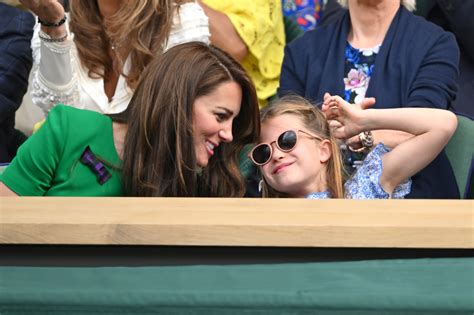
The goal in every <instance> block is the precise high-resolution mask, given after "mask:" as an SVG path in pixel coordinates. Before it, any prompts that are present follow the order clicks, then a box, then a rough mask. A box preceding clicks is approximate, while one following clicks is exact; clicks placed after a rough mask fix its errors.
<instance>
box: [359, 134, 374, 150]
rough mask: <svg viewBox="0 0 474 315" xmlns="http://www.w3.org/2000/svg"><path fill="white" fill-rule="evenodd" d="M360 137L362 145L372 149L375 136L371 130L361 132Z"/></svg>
mask: <svg viewBox="0 0 474 315" xmlns="http://www.w3.org/2000/svg"><path fill="white" fill-rule="evenodd" d="M359 139H360V142H361V143H362V146H363V147H364V148H365V149H367V150H370V149H372V147H373V146H374V136H373V135H372V132H371V131H364V132H361V133H360V134H359Z"/></svg>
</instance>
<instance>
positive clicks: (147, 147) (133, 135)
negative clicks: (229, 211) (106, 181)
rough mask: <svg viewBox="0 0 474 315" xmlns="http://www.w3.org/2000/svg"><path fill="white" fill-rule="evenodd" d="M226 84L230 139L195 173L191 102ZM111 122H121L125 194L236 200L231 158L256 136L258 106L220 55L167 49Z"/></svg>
mask: <svg viewBox="0 0 474 315" xmlns="http://www.w3.org/2000/svg"><path fill="white" fill-rule="evenodd" d="M229 81H234V82H236V83H237V84H238V85H239V86H240V88H241V89H242V103H241V108H240V112H239V114H238V116H237V117H236V118H235V119H234V121H233V125H232V134H233V141H232V142H230V143H221V144H220V145H219V146H218V147H217V148H216V150H215V154H214V155H213V156H212V157H211V158H210V160H209V163H208V166H207V167H206V168H204V169H202V170H201V171H200V170H199V168H198V166H197V164H196V155H195V152H194V142H193V128H192V126H193V125H192V121H193V117H192V113H193V106H194V101H195V100H196V98H198V97H200V96H204V95H208V94H209V93H211V92H213V91H214V90H215V89H216V88H217V87H218V86H219V85H220V84H222V83H224V82H229ZM112 117H113V119H114V120H115V121H126V122H128V132H127V136H126V139H125V149H124V156H123V161H124V165H123V183H124V191H125V194H126V195H129V196H157V197H158V196H163V197H184V196H219V197H235V196H243V194H244V192H245V185H244V180H243V178H242V175H241V173H240V171H239V168H238V155H239V153H240V151H241V150H242V148H243V147H244V146H245V145H246V144H250V143H254V142H256V141H257V139H258V137H259V134H260V122H259V110H258V101H257V95H256V91H255V87H254V85H253V83H252V81H251V80H250V78H249V77H248V76H247V74H246V73H245V71H244V70H243V68H242V67H241V66H240V64H239V63H238V62H236V61H235V60H234V59H232V57H230V56H229V55H228V54H226V53H225V52H223V51H222V50H220V49H218V48H215V47H212V46H208V45H205V44H202V43H197V42H194V43H187V44H182V45H179V46H175V47H173V48H171V49H170V50H168V51H167V52H165V53H164V54H162V55H161V56H158V57H157V58H156V59H155V60H153V61H152V62H151V63H150V64H149V66H148V67H147V69H146V70H145V72H144V73H143V75H142V78H141V79H140V83H139V85H138V87H137V89H136V91H135V93H134V95H133V97H132V100H131V101H130V104H129V106H128V108H127V110H126V111H125V112H123V113H121V114H118V115H112Z"/></svg>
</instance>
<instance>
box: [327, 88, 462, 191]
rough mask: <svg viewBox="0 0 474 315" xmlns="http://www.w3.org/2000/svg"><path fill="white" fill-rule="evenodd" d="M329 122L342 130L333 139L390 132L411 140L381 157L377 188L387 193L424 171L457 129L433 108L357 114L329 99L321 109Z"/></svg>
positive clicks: (336, 99)
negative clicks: (333, 120)
mask: <svg viewBox="0 0 474 315" xmlns="http://www.w3.org/2000/svg"><path fill="white" fill-rule="evenodd" d="M323 110H324V111H325V112H326V115H327V116H328V118H330V119H336V120H338V121H339V122H340V123H341V124H342V126H341V127H340V128H338V129H337V130H335V136H336V137H342V136H352V135H355V134H358V133H360V132H362V131H367V130H377V129H393V130H400V131H404V132H408V133H410V134H412V135H414V136H413V137H412V138H410V139H408V140H407V141H405V142H403V143H401V144H399V145H398V146H396V147H395V148H394V149H393V150H392V151H390V152H389V153H386V154H384V155H383V157H382V163H383V171H382V176H381V178H380V184H381V185H382V187H383V188H384V190H385V191H386V192H388V193H390V194H391V193H392V192H393V190H394V189H395V187H396V186H398V185H399V184H400V183H401V182H403V181H405V180H406V179H408V178H409V177H411V176H412V175H414V174H416V173H418V172H419V171H420V170H422V169H423V168H425V167H426V166H427V165H428V164H429V163H430V162H431V161H432V160H433V159H434V158H435V157H436V156H437V155H438V154H439V152H441V150H443V148H444V147H445V145H446V144H447V143H448V141H449V139H450V138H451V136H452V135H453V133H454V131H455V130H456V126H457V118H456V116H455V115H454V114H453V113H451V112H449V111H447V110H441V109H433V108H394V109H367V110H361V109H360V108H358V107H357V106H352V105H351V104H349V103H347V102H345V101H344V100H343V99H342V98H340V97H339V96H332V97H331V98H330V99H328V101H327V102H325V104H324V105H323Z"/></svg>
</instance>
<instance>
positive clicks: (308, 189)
mask: <svg viewBox="0 0 474 315" xmlns="http://www.w3.org/2000/svg"><path fill="white" fill-rule="evenodd" d="M326 173H327V169H326V167H324V168H323V169H322V170H321V171H320V172H319V174H318V175H317V176H316V178H310V179H309V180H310V181H311V182H309V183H308V184H306V185H304V188H303V189H301V190H300V191H298V192H295V193H294V194H293V195H294V197H297V198H305V197H306V196H308V195H309V194H311V193H318V192H324V191H327V190H328V185H327V176H326Z"/></svg>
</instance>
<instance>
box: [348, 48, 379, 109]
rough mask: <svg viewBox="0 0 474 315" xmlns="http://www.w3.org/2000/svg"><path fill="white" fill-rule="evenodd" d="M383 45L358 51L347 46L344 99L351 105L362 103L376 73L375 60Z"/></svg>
mask: <svg viewBox="0 0 474 315" xmlns="http://www.w3.org/2000/svg"><path fill="white" fill-rule="evenodd" d="M380 46H381V45H377V46H375V47H373V48H366V49H357V48H354V47H352V46H351V44H349V42H347V45H346V53H345V56H346V62H345V66H344V72H345V73H346V76H345V78H344V93H345V94H344V99H345V100H346V101H347V102H349V103H351V104H354V103H355V104H358V103H360V102H361V101H362V100H363V99H364V97H365V93H366V92H367V88H368V87H369V82H370V77H371V76H372V73H373V72H374V66H375V58H376V57H377V54H378V52H379V50H380Z"/></svg>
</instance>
